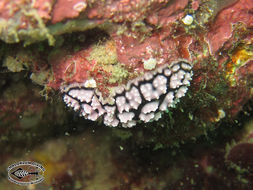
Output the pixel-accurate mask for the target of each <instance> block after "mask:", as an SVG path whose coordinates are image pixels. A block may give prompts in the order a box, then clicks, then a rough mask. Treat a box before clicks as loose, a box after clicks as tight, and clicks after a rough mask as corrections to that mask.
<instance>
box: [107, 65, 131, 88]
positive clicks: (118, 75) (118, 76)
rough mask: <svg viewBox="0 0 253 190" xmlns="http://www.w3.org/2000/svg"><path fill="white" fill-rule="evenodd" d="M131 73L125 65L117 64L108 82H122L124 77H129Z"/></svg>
mask: <svg viewBox="0 0 253 190" xmlns="http://www.w3.org/2000/svg"><path fill="white" fill-rule="evenodd" d="M128 75H129V73H128V71H127V70H126V69H125V68H124V66H123V65H121V64H117V65H115V66H114V67H113V71H112V73H111V77H110V78H109V80H108V82H109V83H111V84H114V83H117V82H118V83H122V82H123V80H124V79H127V77H128Z"/></svg>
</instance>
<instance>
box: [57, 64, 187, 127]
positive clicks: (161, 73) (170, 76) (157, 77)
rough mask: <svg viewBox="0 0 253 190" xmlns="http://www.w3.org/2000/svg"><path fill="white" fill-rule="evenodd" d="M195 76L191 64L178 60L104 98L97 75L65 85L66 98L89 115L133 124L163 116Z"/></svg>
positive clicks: (109, 123) (116, 123) (107, 121)
mask: <svg viewBox="0 0 253 190" xmlns="http://www.w3.org/2000/svg"><path fill="white" fill-rule="evenodd" d="M191 79H192V65H191V64H190V63H189V62H188V61H186V60H179V61H177V62H173V63H172V64H170V65H163V66H160V67H158V68H157V69H156V70H154V71H149V72H146V73H145V74H144V75H143V76H141V77H138V78H135V79H133V80H131V81H129V82H128V83H127V84H126V85H121V86H119V87H114V88H113V90H112V95H111V96H110V97H109V98H103V96H102V94H101V92H99V91H98V89H97V88H96V82H95V80H94V79H90V80H87V81H85V82H84V83H74V84H70V85H68V86H63V87H62V88H61V91H62V93H63V100H64V101H65V103H66V104H67V105H68V106H69V107H72V108H73V109H74V110H75V111H77V112H79V113H80V116H83V117H84V118H86V119H90V120H93V121H95V120H97V119H98V118H99V117H102V118H103V121H104V124H105V125H107V126H112V127H116V126H119V125H120V124H121V125H122V126H123V127H132V126H134V125H136V122H137V121H140V120H141V121H144V122H150V121H154V120H158V119H159V118H161V114H162V112H163V111H165V110H167V108H168V107H173V106H174V105H175V104H176V103H177V102H178V101H179V99H180V98H181V97H183V96H184V95H185V93H186V91H187V89H188V86H189V85H190V81H191Z"/></svg>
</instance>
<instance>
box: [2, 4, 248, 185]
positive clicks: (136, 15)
mask: <svg viewBox="0 0 253 190" xmlns="http://www.w3.org/2000/svg"><path fill="white" fill-rule="evenodd" d="M0 39H1V42H0V60H1V65H0V110H1V111H0V135H1V136H0V140H1V144H0V146H1V148H2V149H3V153H4V154H5V156H1V157H0V158H1V159H2V160H1V161H3V162H5V161H6V159H7V158H9V157H11V156H10V155H11V150H12V149H13V146H14V144H20V146H21V145H28V144H33V143H32V142H33V140H34V139H36V138H39V139H40V140H39V141H44V140H45V139H44V137H46V138H49V137H55V135H56V134H59V135H63V134H65V133H66V134H69V131H72V132H73V131H74V130H76V131H77V133H78V132H79V131H82V130H85V129H83V128H87V130H88V129H89V127H91V126H93V127H94V126H101V125H108V126H115V127H116V126H118V127H117V128H106V129H105V130H106V134H107V135H108V134H112V136H113V137H111V139H109V140H108V139H107V140H105V139H103V138H101V139H102V142H107V143H109V144H107V146H108V147H110V148H112V147H113V146H112V144H114V142H116V144H117V145H118V146H119V147H120V150H123V149H122V147H121V145H119V144H120V143H121V142H122V141H121V140H123V141H124V140H126V139H127V142H128V143H126V144H124V147H127V150H128V151H129V152H131V150H133V149H134V150H133V152H134V153H135V154H136V155H141V153H140V152H141V151H142V150H139V149H138V148H136V149H138V150H136V149H135V148H133V147H149V148H150V149H152V150H158V149H164V148H166V147H171V146H173V147H176V148H177V147H180V146H181V145H183V144H187V143H189V141H190V142H192V141H193V142H195V141H198V140H199V139H198V138H202V137H203V136H205V137H207V138H209V137H210V138H211V136H212V135H213V136H216V135H217V134H218V133H222V134H228V133H229V132H228V131H229V130H227V129H228V128H226V127H224V125H225V124H226V126H227V125H231V126H235V125H236V126H237V127H238V128H240V127H241V126H242V125H241V123H240V122H241V121H242V120H240V118H239V117H241V116H242V115H246V116H247V115H250V114H249V113H251V112H250V111H245V109H243V106H246V107H247V105H249V104H250V105H252V103H249V102H251V99H252V95H253V88H252V86H253V1H252V0H152V1H148V0H131V1H130V0H98V1H95V0H12V1H10V0H1V2H0ZM64 103H65V104H66V105H67V106H66V105H65V104H64ZM69 107H70V109H69ZM248 110H250V109H248ZM76 116H78V117H76ZM79 116H81V118H79ZM250 116H251V115H250ZM84 118H85V119H84ZM158 119H159V120H158ZM90 120H92V121H90ZM72 122H73V123H72ZM224 123H225V124H224ZM48 126H51V128H50V129H49V128H48ZM80 126H81V127H80ZM121 126H123V127H127V128H128V129H124V128H121ZM129 127H131V128H129ZM96 128H97V130H99V129H98V128H99V127H96ZM223 128H224V129H223ZM100 130H102V129H100ZM233 130H236V129H233ZM242 130H244V132H245V129H242ZM218 131H219V132H218ZM250 131H251V132H248V133H247V131H246V132H245V133H247V135H245V136H243V137H242V135H241V133H238V134H237V135H235V138H236V140H235V143H231V142H230V141H228V140H227V141H225V140H224V142H223V143H227V144H229V147H228V148H226V149H225V148H224V147H225V144H222V147H221V149H222V151H221V152H220V151H219V150H217V149H218V148H216V147H215V148H214V149H213V150H212V151H210V152H208V150H206V151H207V152H205V151H204V152H205V153H203V155H198V156H199V157H198V156H197V157H196V158H194V159H193V158H191V163H192V165H190V166H189V165H188V163H187V164H185V167H186V168H188V169H189V171H190V170H191V171H199V173H198V172H196V175H197V174H199V175H200V173H201V172H202V173H204V174H205V177H206V178H205V180H206V183H205V185H207V186H208V187H209V185H210V184H211V182H210V181H211V178H212V177H214V178H215V177H216V178H215V179H217V180H219V179H225V178H226V179H228V178H229V177H231V176H230V175H229V172H228V168H227V166H226V164H225V163H227V164H228V165H229V168H232V170H236V174H235V175H234V176H233V177H232V178H231V179H235V178H236V179H237V180H238V181H240V182H241V183H244V185H245V186H243V188H244V187H245V189H247V188H248V189H252V188H251V187H252V184H251V183H250V181H252V180H251V179H252V175H251V174H250V171H252V165H250V164H249V163H250V161H249V160H250V159H252V157H250V155H252V152H253V150H252V141H250V140H249V139H252V138H251V136H250V134H251V133H252V130H251V129H250ZM210 133H211V135H210ZM73 134H74V132H73ZM99 134H103V133H102V132H100V133H99ZM209 135H210V136H209ZM43 136H44V137H43ZM86 136H89V135H87V134H86V135H84V137H85V138H86ZM224 136H226V135H224ZM231 136H232V135H231ZM246 136H247V138H246ZM87 138H88V137H87ZM108 138H109V137H108ZM231 138H232V137H231ZM70 141H71V142H72V141H73V142H74V141H75V140H70ZM76 141H78V142H79V141H82V140H81V139H79V138H78V139H77V140H76ZM90 142H91V143H93V140H90ZM124 142H125V141H124ZM201 142H202V141H201ZM208 143H210V144H212V143H211V142H208ZM52 144H55V143H52ZM60 144H61V143H60ZM214 144H215V143H214ZM20 146H17V147H16V148H15V150H16V149H17V150H18V151H20V152H19V153H22V150H20V149H19V148H20ZM34 146H36V143H35V144H34ZM62 146H63V147H64V145H62ZM132 146H133V147H132ZM185 146H187V145H185ZM215 146H216V145H215ZM4 147H7V148H6V149H4ZM73 147H74V146H73ZM77 147H80V146H77ZM108 147H107V148H108ZM130 147H131V148H130ZM74 149H75V148H74ZM108 149H109V148H108ZM199 150H203V147H200V148H199ZM65 152H66V151H65ZM77 152H78V151H77ZM151 152H152V151H151ZM246 152H248V153H251V154H250V155H249V154H247V153H246ZM212 153H213V154H216V153H217V154H218V155H221V156H223V158H224V159H223V160H222V161H221V162H222V164H220V163H221V162H219V163H216V160H215V159H214V158H213V157H212V156H210V155H211V154H212ZM94 154H95V153H94ZM101 154H102V153H101ZM129 154H130V153H129ZM62 155H64V154H63V153H62ZM116 155H118V154H116ZM116 155H113V154H112V155H110V156H111V157H112V160H114V162H113V164H115V165H117V167H118V168H120V169H118V170H122V171H126V168H124V167H123V166H121V164H120V163H119V160H120V159H116ZM127 155H128V154H127V153H126V154H124V156H127ZM239 155H241V157H240V156H239ZM12 156H13V155H12ZM75 156H77V157H78V156H79V155H78V154H75ZM86 156H87V155H86ZM89 156H90V155H89ZM119 156H120V154H119ZM124 156H122V157H124ZM128 156H129V155H128ZM80 157H82V156H80ZM151 157H152V156H151ZM158 157H159V156H158ZM60 158H61V156H59V160H60ZM159 158H160V157H159ZM246 158H247V159H246ZM40 159H41V157H40ZM45 159H46V158H45ZM67 159H69V160H72V159H71V158H69V157H67ZM77 160H78V159H77ZM87 160H88V161H89V162H91V160H92V159H87ZM108 160H109V159H108ZM130 160H131V161H132V162H133V160H134V159H130ZM140 160H141V161H143V160H142V159H140ZM182 160H183V159H182ZM79 161H80V160H79ZM88 161H87V162H88ZM55 162H57V161H55ZM67 162H68V161H67ZM82 162H83V160H82V161H80V163H82ZM151 162H152V160H151ZM195 162H197V163H198V169H196V168H195V169H193V168H194V166H193V165H194V164H193V163H195ZM217 162H218V161H217ZM164 163H165V162H164ZM251 163H252V162H251ZM128 164H129V165H131V163H128ZM128 164H126V167H127V166H128ZM135 164H136V165H138V163H135ZM166 164H167V162H166ZM63 165H64V164H63ZM80 165H81V164H80ZM88 165H89V164H87V163H86V165H85V164H84V166H85V167H86V166H87V167H88ZM161 165H162V163H161ZM179 165H180V163H179V164H178V167H174V169H175V170H176V171H174V170H173V169H172V168H173V167H171V168H170V170H169V171H170V172H169V173H166V172H165V173H166V175H164V176H169V178H170V179H172V178H173V180H174V182H175V183H173V182H170V183H166V184H160V186H159V187H161V188H160V189H167V187H170V185H171V184H176V185H178V187H179V186H180V185H181V183H183V184H184V185H185V184H187V185H186V186H185V188H186V189H194V188H192V187H193V186H194V184H195V182H196V178H194V177H193V179H194V180H193V181H191V180H188V181H187V180H186V178H187V176H185V175H188V174H189V175H191V176H195V175H194V174H192V173H187V172H186V173H187V174H186V173H183V172H182V170H181V169H182V168H180V167H179ZM182 165H184V164H182ZM182 165H180V166H182ZM200 166H201V167H200ZM209 166H211V167H213V168H216V169H217V170H212V169H210V167H209ZM221 166H222V167H221ZM166 167H167V165H166ZM166 167H165V168H166ZM59 168H60V169H59V171H63V170H64V169H66V166H65V165H64V167H63V166H62V165H60V166H59ZM94 168H96V167H95V166H94ZM129 168H131V169H133V167H129ZM143 168H145V167H143ZM143 168H142V170H140V171H142V172H143V173H145V171H146V170H145V171H144V169H143ZM151 168H152V171H154V168H153V167H151ZM158 168H162V166H161V167H158ZM200 168H202V169H203V170H201V172H200ZM224 168H226V169H224ZM73 170H75V172H76V169H73ZM118 170H117V171H118ZM133 170H134V169H133ZM147 170H148V169H147ZM87 171H92V169H90V170H87ZM150 171H151V170H150ZM215 171H220V173H219V175H218V174H217V175H216V173H215ZM51 172H52V171H51ZM222 172H223V173H222ZM59 173H60V172H59ZM70 173H71V172H70ZM129 173H131V172H129ZM171 173H177V174H178V175H174V176H171ZM251 173H252V172H251ZM184 174H185V175H184ZM237 174H238V175H237ZM248 174H249V175H248ZM50 175H51V176H54V175H56V174H55V173H51V174H50ZM62 175H63V174H62ZM91 175H95V174H91V173H89V174H85V175H84V176H88V177H90V176H91ZM116 175H117V174H116ZM138 175H139V174H135V176H134V175H132V176H127V175H126V174H123V173H121V176H122V178H124V180H123V181H124V182H122V183H123V184H124V185H125V186H124V187H125V188H124V189H131V185H132V187H133V183H135V182H136V181H135V182H134V180H133V179H134V178H135V177H136V178H138V177H139V178H138V179H140V180H138V183H139V184H140V186H142V185H143V186H145V185H144V184H148V183H146V182H147V181H149V179H151V178H152V177H150V176H149V177H150V178H149V177H146V178H141V177H140V176H138ZM140 175H141V174H140ZM210 176H211V177H210ZM65 177H66V176H65ZM164 178H166V177H164ZM63 179H69V178H68V177H67V178H64V176H63V177H62V178H61V180H63ZM152 179H153V178H152ZM212 179H213V178H212ZM129 180H130V181H129ZM131 180H132V181H131ZM141 180H143V181H141ZM145 180H146V181H145ZM56 181H57V180H56ZM231 181H232V180H231ZM231 181H230V182H228V181H226V182H224V183H225V184H224V186H225V187H231V188H232V189H233V187H234V189H238V188H237V187H238V186H237V185H236V184H235V183H237V182H238V181H237V182H235V183H234V182H231ZM149 182H150V181H149ZM52 183H53V182H52ZM75 183H77V182H75ZM59 184H60V182H59ZM59 184H56V185H55V186H56V187H58V185H59ZM128 184H129V186H128ZM153 184H155V186H156V187H158V186H157V183H156V182H155V181H152V182H150V184H149V185H150V186H149V187H147V188H146V189H155V188H154V186H152V185H153ZM199 184H200V183H199ZM214 184H215V183H214ZM0 185H1V184H0ZM75 185H76V186H77V187H80V183H79V184H78V183H77V184H75ZM166 185H167V186H166ZM86 186H87V184H85V187H86ZM116 186H117V185H115V186H114V187H115V188H114V189H120V185H119V186H118V187H116ZM200 186H201V185H200ZM200 186H199V187H200ZM135 187H136V184H135ZM202 187H203V185H202ZM212 187H213V186H212ZM0 188H1V187H0ZM133 188H134V187H133ZM56 189H57V188H56ZM76 189H78V188H76ZM108 189H110V188H108ZM111 189H113V188H111ZM140 189H141V188H140ZM143 189H145V188H144V187H143ZM207 189H208V188H207ZM211 189H212V188H211Z"/></svg>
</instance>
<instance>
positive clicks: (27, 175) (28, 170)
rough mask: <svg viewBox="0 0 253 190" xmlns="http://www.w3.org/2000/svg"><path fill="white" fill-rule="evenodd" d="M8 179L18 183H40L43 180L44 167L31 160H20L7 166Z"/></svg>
mask: <svg viewBox="0 0 253 190" xmlns="http://www.w3.org/2000/svg"><path fill="white" fill-rule="evenodd" d="M7 171H8V179H9V180H10V181H11V182H13V183H16V184H18V185H30V184H37V183H41V182H42V181H43V180H44V176H43V175H44V171H45V168H44V167H43V166H42V165H40V164H38V163H36V162H31V161H20V162H18V163H14V164H12V165H10V166H9V167H8V168H7Z"/></svg>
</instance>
